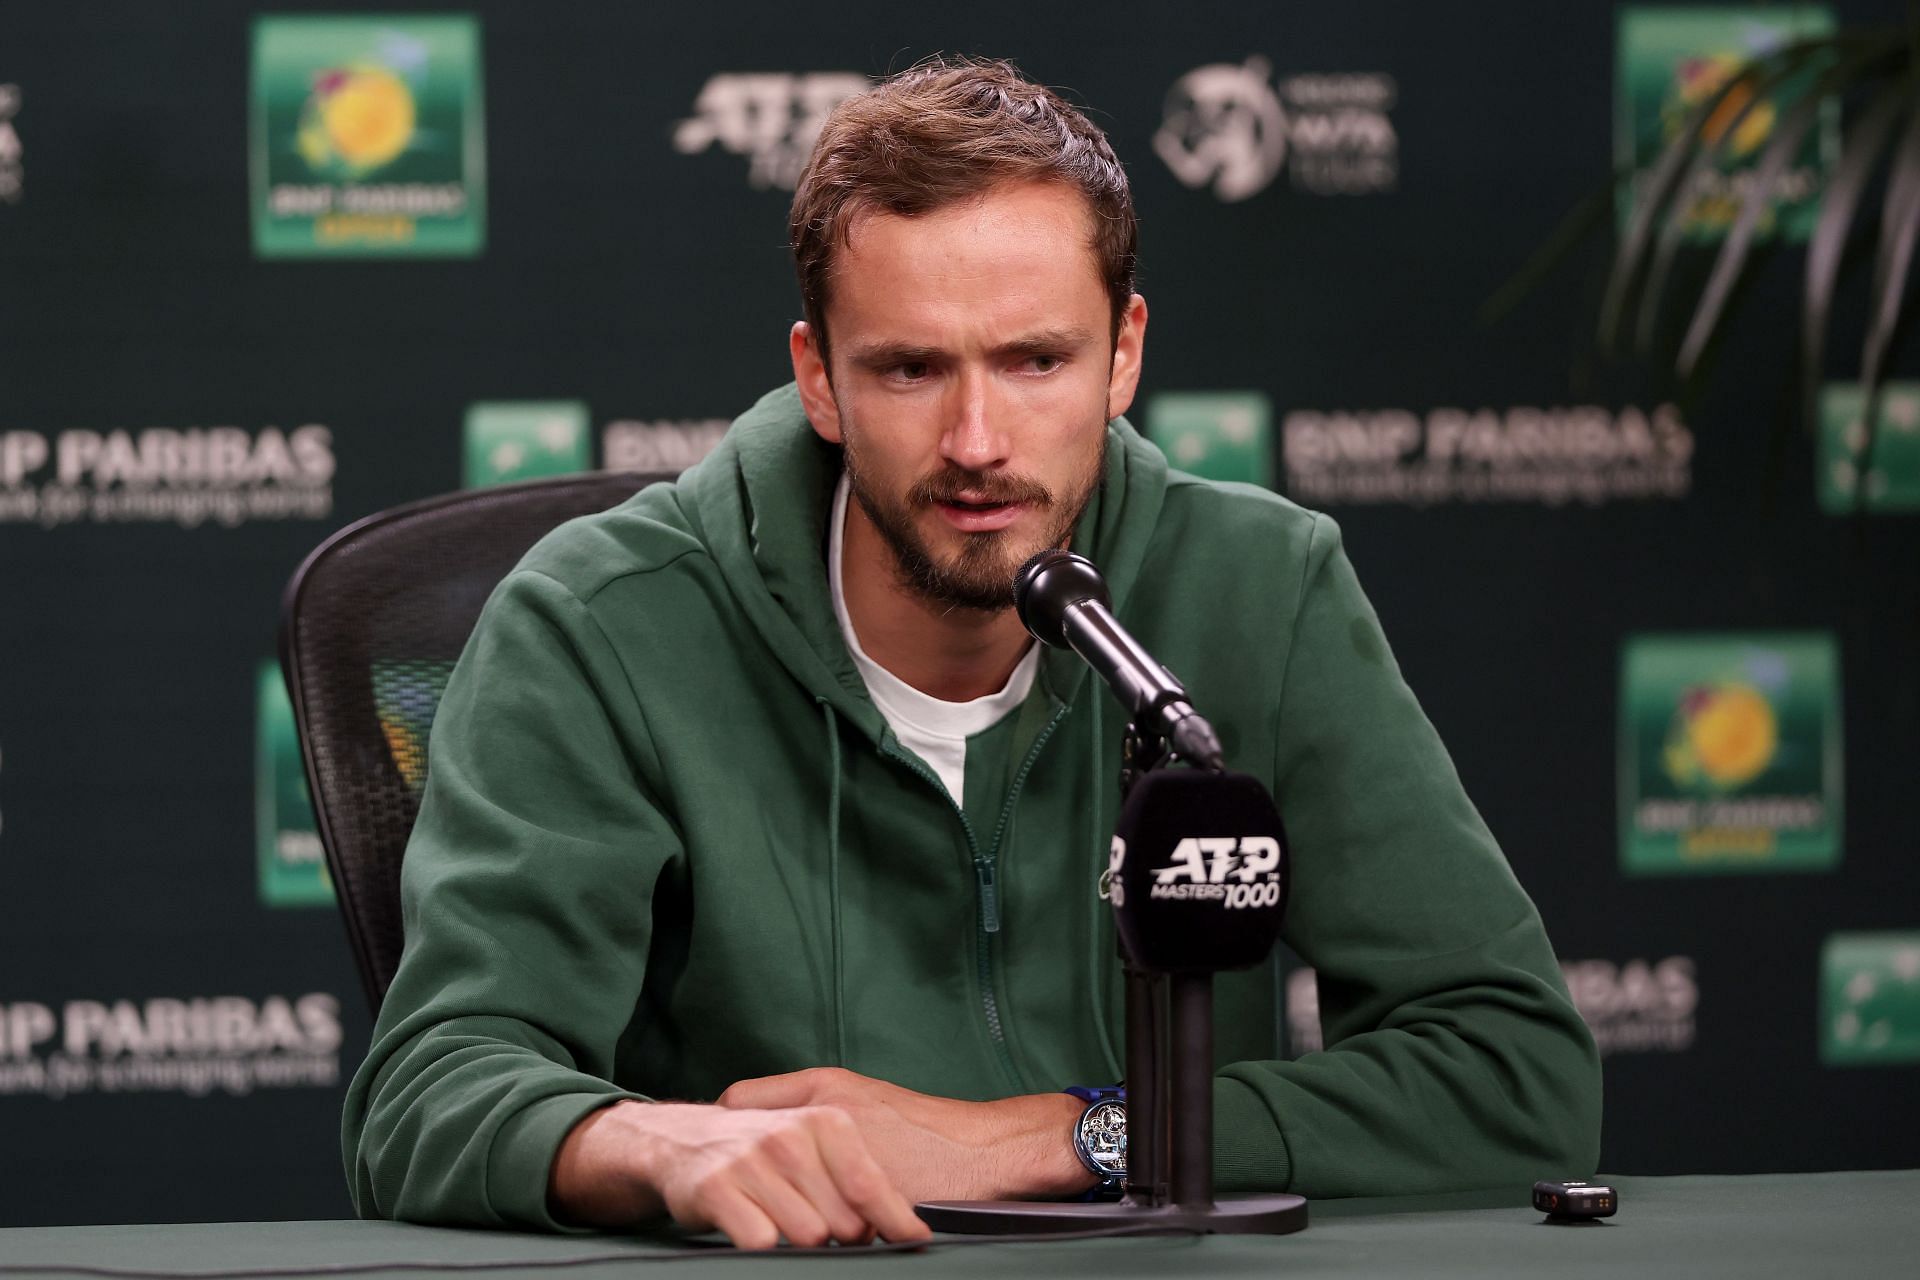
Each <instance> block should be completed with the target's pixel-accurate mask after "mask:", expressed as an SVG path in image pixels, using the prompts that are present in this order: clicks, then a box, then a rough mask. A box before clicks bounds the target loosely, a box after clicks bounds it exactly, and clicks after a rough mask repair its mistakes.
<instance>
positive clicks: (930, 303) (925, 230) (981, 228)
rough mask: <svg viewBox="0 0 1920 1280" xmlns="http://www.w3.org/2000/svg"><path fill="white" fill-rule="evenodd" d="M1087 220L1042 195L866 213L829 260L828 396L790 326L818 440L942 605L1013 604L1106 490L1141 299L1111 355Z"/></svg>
mask: <svg viewBox="0 0 1920 1280" xmlns="http://www.w3.org/2000/svg"><path fill="white" fill-rule="evenodd" d="M1089 217H1090V214H1089V212H1088V208H1087V205H1086V201H1085V199H1084V198H1083V197H1082V196H1081V195H1080V194H1079V193H1078V192H1075V191H1073V190H1071V189H1069V188H1066V187H1061V186H1058V185H1053V184H1037V183H1026V184H1020V185H1008V186H1002V187H997V188H994V189H992V190H990V191H989V192H987V193H986V194H985V195H984V196H982V197H979V198H977V199H975V200H970V201H965V202H962V203H960V204H957V205H953V206H950V207H948V208H945V209H941V210H937V211H935V212H933V213H929V214H924V215H922V216H919V217H915V218H903V217H899V216H896V215H892V214H883V213H876V214H869V215H866V216H864V217H862V218H860V219H859V220H858V221H857V222H856V223H855V225H854V228H853V234H852V238H851V243H850V244H849V245H848V246H845V247H843V248H842V249H841V250H840V251H839V252H838V254H837V255H836V258H835V264H834V265H835V270H834V274H833V295H832V301H831V303H830V306H829V311H828V327H829V329H830V330H831V335H832V340H831V346H832V352H833V369H832V375H833V376H832V378H831V380H830V381H829V380H828V378H827V377H826V371H825V369H824V368H823V367H821V365H820V361H819V355H818V344H817V343H815V342H813V341H812V339H811V335H810V334H808V333H807V331H806V326H805V325H796V326H795V327H794V337H793V344H792V345H793V357H794V372H795V377H796V379H797V380H798V382H799V384H800V390H801V396H802V399H803V401H804V402H805V404H806V408H807V415H808V417H809V418H810V419H811V421H812V422H813V425H814V429H815V430H816V431H818V432H819V433H820V434H821V435H822V436H823V437H825V438H826V439H828V440H831V441H834V442H835V443H838V444H841V445H843V446H844V447H845V456H846V466H847V475H848V480H849V483H850V485H851V487H852V490H853V494H854V497H855V498H856V499H857V500H858V502H859V506H860V510H861V512H862V513H863V514H864V516H865V518H866V519H867V520H868V521H870V522H871V523H872V525H873V527H874V528H875V530H876V531H877V532H878V533H879V534H880V536H881V538H882V539H883V540H884V542H885V543H886V545H887V547H888V548H889V549H890V550H891V552H892V554H893V558H894V561H895V567H896V569H897V570H898V572H899V577H900V580H901V582H902V584H903V585H904V586H905V587H906V588H907V589H909V590H911V591H913V592H915V593H917V594H918V595H920V596H921V597H922V598H923V599H925V600H928V601H930V602H932V603H934V604H937V605H940V606H942V607H960V608H969V609H986V610H998V609H1004V608H1007V607H1008V606H1009V605H1010V604H1011V603H1012V598H1013V597H1012V586H1013V575H1014V573H1015V571H1016V570H1018V569H1019V567H1020V565H1021V564H1022V563H1024V562H1025V561H1026V559H1027V558H1028V557H1029V556H1031V555H1033V554H1034V553H1035V552H1036V551H1040V550H1043V549H1045V548H1048V547H1056V546H1060V545H1062V544H1064V543H1065V542H1066V540H1067V538H1068V536H1069V535H1070V534H1071V533H1072V531H1073V526H1074V522H1075V521H1076V520H1077V519H1078V518H1079V516H1080V513H1081V511H1082V510H1084V509H1085V507H1086V504H1087V501H1088V499H1089V498H1091V496H1092V494H1093V490H1094V487H1095V486H1096V485H1097V484H1098V483H1099V481H1100V477H1101V474H1102V470H1103V466H1104V458H1105V446H1106V423H1107V420H1108V419H1109V418H1111V417H1113V416H1114V415H1115V414H1119V413H1122V412H1125V410H1126V407H1127V405H1128V404H1129V403H1131V401H1132V398H1133V390H1134V387H1135V385H1136V384H1137V383H1138V380H1139V363H1140V361H1139V357H1140V344H1141V340H1142V338H1143V336H1144V331H1145V326H1146V304H1145V303H1144V302H1142V301H1141V300H1140V299H1139V298H1138V297H1137V296H1136V297H1135V298H1134V299H1133V301H1132V305H1131V306H1130V307H1129V308H1128V311H1127V315H1126V320H1125V322H1124V323H1123V325H1122V329H1121V334H1120V341H1119V343H1118V344H1117V345H1116V344H1115V343H1114V341H1113V337H1112V328H1111V317H1112V311H1111V302H1110V300H1109V297H1108V294H1107V290H1106V286H1105V284H1104V283H1103V281H1102V280H1101V277H1100V274H1099V271H1098V268H1097V264H1096V261H1095V258H1094V254H1093V250H1092V248H1091V246H1090V245H1089V233H1090V226H1089V223H1088V219H1089Z"/></svg>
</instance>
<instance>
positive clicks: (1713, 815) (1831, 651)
mask: <svg viewBox="0 0 1920 1280" xmlns="http://www.w3.org/2000/svg"><path fill="white" fill-rule="evenodd" d="M1619 732H1620V738H1619V775H1620V776H1619V790H1620V796H1619V804H1620V818H1619V821H1620V864H1621V868H1622V870H1624V871H1625V872H1627V873H1628V874H1630V875H1665V874H1674V873H1691V872H1721V871H1825V870H1829V869H1831V868H1832V867H1834V866H1836V865H1837V864H1838V863H1839V861H1840V848H1841V844H1840V840H1841V800H1842V792H1841V785H1842V778H1841V772H1842V768H1841V746H1842V744H1841V736H1840V657H1839V651H1838V647H1837V646H1836V644H1835V642H1834V639H1833V637H1832V636H1831V635H1828V634H1826V633H1821V632H1808V633H1755V634H1720V635H1640V636H1632V637H1629V638H1628V640H1627V642H1626V645H1625V648H1624V651H1623V654H1622V658H1621V688H1620V730H1619Z"/></svg>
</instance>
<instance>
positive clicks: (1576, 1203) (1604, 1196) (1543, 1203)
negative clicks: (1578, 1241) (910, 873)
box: [1533, 1182, 1620, 1222]
mask: <svg viewBox="0 0 1920 1280" xmlns="http://www.w3.org/2000/svg"><path fill="white" fill-rule="evenodd" d="M1533 1207H1534V1208H1536V1209H1538V1210H1539V1211H1540V1212H1542V1213H1544V1214H1546V1215H1547V1216H1548V1217H1549V1218H1552V1219H1554V1220H1555V1221H1557V1222H1585V1221H1588V1220H1590V1219H1593V1218H1611V1217H1612V1216H1613V1215H1614V1214H1615V1213H1617V1212H1619V1210H1620V1197H1619V1196H1618V1195H1617V1194H1615V1192H1614V1189H1613V1188H1612V1187H1608V1186H1602V1185H1601V1184H1599V1183H1597V1182H1536V1183H1534V1184H1533Z"/></svg>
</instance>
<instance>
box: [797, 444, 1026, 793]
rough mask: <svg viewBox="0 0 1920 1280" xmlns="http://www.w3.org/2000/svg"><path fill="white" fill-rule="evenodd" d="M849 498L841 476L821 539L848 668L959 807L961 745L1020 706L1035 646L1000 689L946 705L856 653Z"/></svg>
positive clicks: (963, 764)
mask: <svg viewBox="0 0 1920 1280" xmlns="http://www.w3.org/2000/svg"><path fill="white" fill-rule="evenodd" d="M851 493H852V487H851V486H850V485H849V484H848V483H847V477H846V473H844V472H842V473H841V476H840V485H839V487H838V488H837V489H835V490H834V493H833V515H832V517H831V518H830V520H829V522H828V527H829V529H830V530H831V532H830V533H829V534H828V537H827V581H828V582H829V583H830V584H831V586H832V588H833V613H834V616H835V617H837V618H838V619H840V634H841V635H843V636H845V637H846V639H847V649H848V651H850V652H851V653H852V654H853V664H854V666H856V667H858V668H859V669H860V678H861V679H863V680H865V681H866V682H867V692H868V693H870V694H872V695H873V702H874V705H875V706H877V707H879V708H880V714H881V715H883V716H885V717H886V720H887V723H888V724H889V725H891V726H893V733H894V736H895V737H897V738H899V739H900V745H901V746H903V747H905V748H906V749H907V750H909V751H911V752H913V753H914V754H915V755H917V756H919V757H920V758H921V759H922V760H924V761H926V762H927V764H928V765H929V766H931V767H932V769H933V772H934V774H935V775H936V776H937V777H939V779H940V781H941V782H943V783H945V784H946V788H947V794H948V795H949V796H952V797H953V802H954V803H955V804H964V803H965V799H964V796H963V792H964V790H965V787H966V779H967V739H968V738H969V737H971V736H972V735H974V734H976V733H979V732H981V731H982V730H984V729H990V728H992V727H993V726H994V725H996V724H998V723H999V722H1000V720H1001V719H1002V718H1003V717H1004V716H1005V715H1006V714H1007V713H1008V712H1009V711H1012V710H1013V709H1014V708H1015V707H1017V706H1019V705H1020V704H1021V703H1022V702H1025V701H1026V699H1027V691H1028V690H1030V689H1032V688H1033V676H1034V673H1035V672H1036V671H1038V670H1039V669H1040V646H1039V645H1037V644H1034V643H1033V642H1032V641H1028V642H1027V652H1026V653H1025V654H1024V655H1023V656H1022V657H1021V659H1020V662H1019V665H1018V666H1016V667H1014V669H1013V674H1012V675H1010V676H1008V677H1007V683H1006V687H1005V688H1003V689H1001V690H1000V692H998V693H990V694H988V695H987V696H986V697H984V698H975V699H974V700H973V701H971V702H947V701H945V700H943V699H941V698H935V697H931V696H930V695H928V694H924V693H922V692H920V691H919V690H918V689H916V688H914V687H913V686H912V685H910V684H908V683H907V682H906V681H905V680H902V679H901V678H900V677H899V676H896V675H895V674H893V672H891V671H889V670H887V669H886V668H885V667H883V666H881V665H880V664H879V663H877V662H875V661H874V660H873V659H872V658H869V657H868V656H867V653H866V650H864V649H862V648H861V647H860V637H858V636H856V635H855V634H854V633H853V620H852V619H851V618H849V617H848V616H847V598H846V594H845V593H844V592H843V591H842V590H841V588H840V557H841V551H842V548H843V545H844V538H843V531H844V530H845V528H846V524H847V499H848V497H849V496H850V495H851Z"/></svg>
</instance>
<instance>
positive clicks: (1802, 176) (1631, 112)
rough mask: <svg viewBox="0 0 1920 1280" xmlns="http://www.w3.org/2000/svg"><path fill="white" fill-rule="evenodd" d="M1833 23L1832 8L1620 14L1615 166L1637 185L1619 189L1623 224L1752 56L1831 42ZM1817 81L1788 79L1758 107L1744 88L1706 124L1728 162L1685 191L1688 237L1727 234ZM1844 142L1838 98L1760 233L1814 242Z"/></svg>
mask: <svg viewBox="0 0 1920 1280" xmlns="http://www.w3.org/2000/svg"><path fill="white" fill-rule="evenodd" d="M1833 26H1834V19H1833V12H1832V10H1830V9H1828V8H1827V7H1825V6H1824V5H1780V6H1777V7H1774V8H1753V7H1747V8H1693V7H1688V8H1674V7H1665V6H1649V7H1630V8H1626V9H1622V10H1621V11H1620V14H1619V24H1618V29H1617V37H1618V47H1617V49H1616V52H1615V59H1614V66H1615V68H1616V81H1615V85H1614V110H1615V117H1614V159H1615V163H1616V166H1617V167H1618V168H1619V169H1621V170H1623V171H1626V172H1630V173H1632V175H1633V178H1632V181H1631V183H1630V184H1629V185H1628V186H1626V187H1623V188H1622V190H1621V197H1620V207H1619V216H1620V222H1621V225H1622V226H1625V225H1626V223H1627V221H1628V219H1629V218H1630V217H1631V216H1632V212H1633V206H1634V202H1635V201H1636V200H1637V199H1639V198H1641V194H1642V193H1643V192H1644V190H1645V188H1646V185H1647V182H1648V179H1649V178H1650V177H1651V176H1652V171H1653V169H1654V167H1655V165H1656V164H1657V163H1658V161H1659V158H1660V155H1661V153H1662V152H1663V151H1665V150H1666V148H1667V146H1668V145H1669V144H1670V143H1671V142H1672V141H1673V140H1674V139H1675V138H1676V137H1678V136H1679V134H1680V130H1681V128H1682V127H1683V125H1684V124H1685V123H1686V121H1687V119H1688V118H1689V116H1690V115H1691V114H1692V113H1693V112H1694V111H1695V110H1696V109H1697V108H1698V107H1699V106H1700V104H1701V103H1703V102H1705V101H1707V100H1708V99H1709V98H1711V97H1712V96H1713V95H1714V94H1715V93H1717V92H1719V90H1720V89H1721V88H1722V87H1723V86H1725V85H1726V83H1727V81H1728V78H1729V77H1731V76H1732V75H1733V74H1734V73H1735V72H1736V71H1737V70H1738V69H1739V68H1740V67H1742V66H1744V65H1746V64H1747V63H1748V62H1749V61H1751V60H1752V59H1754V58H1758V57H1764V56H1766V55H1767V54H1770V53H1773V52H1775V51H1776V50H1778V49H1780V48H1781V47H1782V46H1783V45H1786V44H1789V43H1790V42H1792V41H1795V40H1800V39H1804V38H1806V37H1809V36H1818V35H1824V34H1827V33H1829V32H1831V31H1832V30H1833ZM1813 79H1814V73H1813V72H1810V71H1809V72H1802V73H1799V74H1796V75H1793V76H1789V77H1788V78H1787V79H1786V80H1784V81H1782V82H1781V83H1780V84H1779V85H1778V86H1777V87H1776V88H1774V89H1773V90H1771V91H1769V92H1768V94H1767V96H1766V97H1765V98H1763V99H1760V100H1755V97H1754V95H1753V93H1752V92H1751V91H1750V90H1749V89H1747V88H1746V87H1740V88H1736V89H1734V90H1732V91H1731V92H1730V93H1729V94H1728V95H1727V96H1726V98H1725V99H1724V100H1723V101H1722V103H1721V105H1720V106H1719V107H1718V108H1716V109H1715V110H1714V111H1713V113H1712V114H1711V115H1709V116H1708V117H1707V118H1706V120H1704V121H1703V122H1702V123H1701V125H1700V136H1701V142H1702V145H1705V146H1715V145H1717V146H1719V147H1720V148H1721V153H1720V160H1719V162H1718V163H1716V164H1713V165H1709V166H1708V167H1706V168H1705V169H1704V170H1703V171H1702V172H1701V173H1700V175H1699V178H1698V181H1697V182H1696V183H1695V185H1694V188H1693V190H1692V191H1691V192H1690V193H1684V194H1683V197H1682V198H1683V199H1684V201H1685V204H1686V214H1685V217H1686V228H1687V234H1688V235H1689V237H1690V238H1692V239H1694V240H1696V241H1699V240H1714V239H1717V238H1719V237H1721V236H1724V235H1725V234H1726V233H1727V230H1728V229H1729V228H1730V227H1731V226H1732V225H1733V222H1734V220H1735V218H1737V217H1738V216H1739V210H1740V206H1741V205H1742V204H1743V203H1744V202H1745V200H1746V198H1747V196H1748V194H1749V193H1750V192H1751V191H1752V189H1753V185H1754V183H1756V182H1757V181H1758V180H1759V176H1760V175H1759V165H1760V158H1761V156H1762V155H1763V154H1764V152H1765V150H1766V147H1767V144H1768V143H1769V142H1770V141H1772V139H1773V138H1774V136H1775V131H1776V129H1777V128H1779V127H1780V126H1781V124H1782V122H1783V117H1784V115H1785V114H1786V112H1787V111H1788V110H1789V109H1790V107H1791V105H1792V104H1793V103H1794V102H1795V101H1797V100H1798V99H1799V98H1800V97H1801V95H1802V94H1803V93H1804V92H1805V90H1806V89H1807V87H1808V86H1809V85H1810V84H1811V83H1812V82H1813ZM1839 145H1840V103H1839V101H1838V99H1835V100H1833V101H1831V102H1828V103H1825V104H1823V105H1822V106H1821V108H1820V110H1819V112H1818V114H1817V116H1816V118H1815V120H1814V121H1813V122H1812V123H1811V124H1810V127H1809V128H1808V131H1807V134H1806V136H1805V138H1804V140H1803V141H1802V143H1801V145H1800V147H1799V148H1798V150H1797V151H1796V153H1795V154H1794V155H1793V157H1792V158H1791V160H1790V161H1789V163H1788V166H1787V169H1786V171H1785V172H1784V173H1782V174H1781V176H1780V179H1779V182H1778V184H1777V185H1776V186H1775V188H1774V191H1773V199H1772V202H1771V203H1770V205H1769V207H1768V210H1767V212H1766V213H1765V214H1764V215H1763V216H1762V219H1761V222H1760V224H1759V228H1758V229H1759V231H1760V232H1761V233H1763V234H1771V233H1774V232H1779V233H1783V234H1784V235H1785V236H1786V237H1787V238H1788V239H1791V240H1805V239H1806V238H1807V235H1808V234H1809V233H1810V232H1811V231H1812V229H1813V221H1814V218H1815V216H1816V214H1817V212H1818V206H1819V198H1820V192H1821V189H1822V187H1823V186H1824V184H1825V181H1826V174H1827V172H1828V170H1829V169H1831V167H1832V165H1833V162H1834V159H1835V157H1836V156H1837V154H1838V151H1839Z"/></svg>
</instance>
